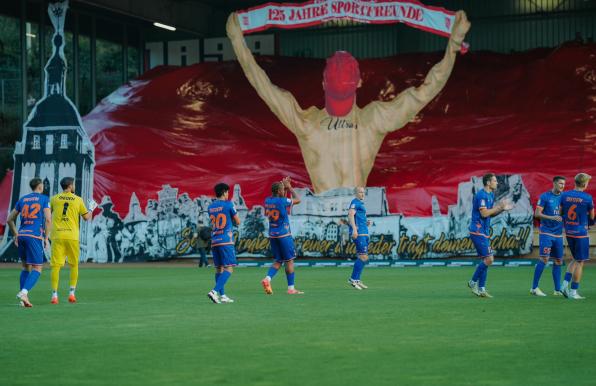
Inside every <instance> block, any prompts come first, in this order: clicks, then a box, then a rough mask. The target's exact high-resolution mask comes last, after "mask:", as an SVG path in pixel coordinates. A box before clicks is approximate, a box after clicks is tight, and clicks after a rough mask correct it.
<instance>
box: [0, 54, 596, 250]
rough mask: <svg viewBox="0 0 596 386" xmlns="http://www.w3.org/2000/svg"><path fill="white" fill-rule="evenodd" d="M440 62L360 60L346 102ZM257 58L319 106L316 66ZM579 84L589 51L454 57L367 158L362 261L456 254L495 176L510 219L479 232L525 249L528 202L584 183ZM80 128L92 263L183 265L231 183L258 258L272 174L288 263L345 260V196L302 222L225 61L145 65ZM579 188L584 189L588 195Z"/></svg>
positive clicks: (594, 62)
mask: <svg viewBox="0 0 596 386" xmlns="http://www.w3.org/2000/svg"><path fill="white" fill-rule="evenodd" d="M440 56H441V54H411V55H400V56H396V57H392V58H385V59H375V60H363V61H361V62H360V68H361V72H362V77H363V80H364V82H363V86H362V88H361V89H360V90H359V93H358V100H357V104H358V105H360V106H362V105H365V104H367V103H369V102H370V101H373V100H388V99H391V98H393V97H394V96H395V95H396V93H399V92H400V91H401V90H403V89H405V88H407V87H409V86H411V85H417V84H420V83H421V82H422V77H423V75H424V74H425V73H426V72H427V71H428V69H429V68H430V66H431V65H432V64H433V63H436V62H437V60H438V59H439V58H440ZM258 62H259V64H260V65H261V66H262V67H263V68H264V69H265V70H266V71H267V73H268V74H269V76H270V77H271V79H272V81H273V82H274V83H275V84H277V85H279V86H280V87H283V88H284V89H286V90H289V91H291V92H292V94H293V95H295V97H296V99H297V101H298V103H299V104H300V105H301V106H303V107H306V106H310V105H315V106H319V107H321V106H323V105H324V100H323V93H322V90H321V88H320V86H319V87H314V86H313V87H310V86H308V85H310V84H317V85H320V83H321V74H322V72H323V71H322V70H323V67H324V64H325V62H324V60H317V59H300V58H271V57H261V58H258ZM313 79H314V80H313ZM595 88H596V46H595V45H573V44H570V45H566V46H563V47H559V48H557V49H555V50H551V49H540V50H534V51H531V52H524V53H516V54H494V53H486V52H471V53H470V54H468V55H465V56H463V57H461V58H459V59H458V63H457V65H456V66H455V69H454V71H453V74H452V76H451V78H450V80H449V82H448V84H447V86H446V87H445V89H444V90H443V91H442V92H441V94H440V95H439V96H438V97H437V98H435V100H434V101H433V102H431V104H430V105H428V106H427V107H426V108H425V109H424V110H423V111H422V112H421V114H420V115H419V116H418V117H416V118H415V119H414V120H413V121H412V122H410V123H409V124H408V125H407V126H405V127H404V128H403V129H401V130H398V131H396V132H394V133H391V134H390V135H388V136H387V137H386V138H385V141H384V142H383V144H382V146H381V148H380V150H379V153H378V155H377V158H376V160H375V163H374V167H373V169H372V171H371V173H370V175H369V177H368V183H367V185H368V186H370V187H371V189H369V198H368V199H369V200H370V201H368V205H369V207H370V209H371V220H372V221H373V222H374V223H375V224H374V228H373V232H376V234H374V235H373V237H374V240H371V241H372V242H373V245H372V248H371V252H372V254H373V258H377V259H387V258H393V259H396V258H427V257H441V256H452V255H458V254H464V255H472V254H473V251H472V250H471V249H470V248H469V247H470V245H469V239H467V237H465V236H462V235H465V230H466V228H467V226H468V222H467V221H468V216H469V212H470V210H471V209H470V207H469V205H470V202H469V197H470V194H471V192H472V191H474V189H478V177H479V176H481V175H482V174H484V173H485V172H488V171H491V172H495V173H497V174H499V182H500V185H501V186H502V188H501V189H502V190H500V191H499V192H498V196H502V197H511V198H512V199H514V200H516V201H517V202H519V203H521V204H520V205H519V206H518V209H519V210H520V211H519V212H517V213H518V215H512V216H504V217H502V218H501V219H496V220H495V221H494V225H495V226H494V228H493V246H494V247H496V249H497V250H498V251H500V252H499V253H500V255H513V254H524V253H527V252H528V251H529V244H528V240H530V239H531V235H530V236H528V232H529V231H530V232H531V228H532V224H531V210H532V209H531V208H530V207H529V205H530V204H535V202H536V200H537V198H538V196H539V195H540V194H541V193H542V192H544V191H546V190H549V189H550V188H551V186H552V185H551V178H552V176H554V175H563V176H565V177H567V178H568V182H567V184H568V186H567V189H570V188H571V186H572V185H573V182H572V178H573V176H574V175H575V174H576V173H578V172H579V171H584V172H587V173H589V174H591V175H596V163H595V162H594V155H595V153H594V143H595V142H596V131H595V129H594V128H595V127H596V124H595V122H596V119H595V117H596V99H595V98H593V97H592V96H593V95H594V89H595ZM462 95H463V96H464V97H463V98H462ZM83 123H84V127H85V129H86V130H87V133H88V134H89V136H90V137H91V140H92V142H93V143H94V145H95V160H96V168H95V175H94V197H95V200H96V201H98V202H101V203H102V205H101V208H100V209H97V210H96V213H95V219H94V220H93V224H92V229H91V231H90V235H91V240H90V242H89V245H90V248H89V250H90V251H93V252H94V253H95V256H90V257H91V258H93V259H94V260H96V261H115V260H117V261H123V260H124V261H127V260H137V259H157V258H167V257H175V256H186V255H188V254H191V253H193V252H194V251H195V250H194V247H193V234H192V230H193V227H196V224H195V223H194V222H195V221H196V222H197V223H198V222H199V220H201V219H202V218H201V216H202V214H203V213H204V207H205V205H206V204H207V203H208V202H209V201H210V200H211V197H212V196H213V192H212V189H213V186H214V185H215V184H216V183H218V182H220V181H224V182H227V183H228V184H230V185H231V186H232V187H234V186H235V185H238V187H237V188H235V189H233V190H234V192H237V194H234V200H235V201H236V203H237V206H238V207H239V208H240V207H241V208H242V210H243V213H244V214H245V217H244V225H243V226H242V227H241V228H239V229H238V231H237V232H238V233H237V234H238V235H239V236H240V238H239V239H238V244H237V248H238V251H239V252H240V256H243V255H252V256H263V257H265V256H267V240H266V236H267V233H266V228H265V227H266V222H263V221H262V218H261V217H260V216H261V213H260V212H259V206H260V205H262V204H263V200H264V199H265V197H266V196H267V195H268V194H269V191H270V186H271V183H273V182H274V181H278V180H280V179H281V178H282V177H283V176H285V175H290V176H291V177H292V178H293V180H294V181H295V186H297V187H299V188H303V189H304V190H302V194H303V195H304V197H305V201H304V202H305V212H300V211H296V212H295V213H294V220H293V221H294V222H292V227H293V229H292V230H293V231H294V233H295V235H296V239H297V248H301V249H299V251H300V252H301V253H302V255H303V256H330V257H334V256H345V255H346V254H347V255H348V256H349V255H350V253H351V252H352V251H351V250H350V245H351V244H349V243H346V242H345V224H344V223H343V222H342V220H345V213H346V211H344V210H345V209H347V208H344V207H343V206H342V205H343V204H342V202H343V200H345V197H346V193H345V192H335V193H338V194H339V195H337V196H336V197H337V199H333V198H332V197H329V196H330V195H331V193H327V195H325V194H323V196H322V197H320V198H321V199H320V200H317V201H316V203H317V205H319V204H324V205H323V206H321V207H317V208H316V210H319V211H321V213H322V214H324V215H325V216H317V215H309V214H307V213H313V211H314V210H315V208H313V207H312V206H311V208H310V209H309V208H308V207H307V206H308V203H309V202H310V203H311V205H313V204H314V203H315V201H313V200H312V198H313V197H312V196H310V195H309V190H311V187H310V179H309V175H308V173H307V170H306V168H305V166H304V162H303V158H302V154H301V152H300V148H299V146H298V143H297V140H296V138H295V136H294V135H293V134H292V133H290V132H289V131H288V130H287V129H286V128H285V127H284V126H283V125H282V124H281V123H280V122H279V121H278V119H277V118H276V117H275V116H274V115H273V114H272V113H271V112H270V110H269V108H268V107H267V106H266V105H265V104H264V103H263V102H262V101H261V100H260V98H259V97H258V96H257V94H256V93H255V91H254V89H253V88H252V87H251V86H250V85H249V84H248V82H247V80H246V78H245V77H244V75H243V74H242V71H241V70H240V68H239V66H238V64H237V63H232V62H230V63H203V64H197V65H193V66H188V67H182V68H174V67H171V68H170V67H160V68H157V69H154V70H152V71H150V72H148V73H146V74H145V75H143V76H142V77H141V78H140V79H138V80H134V81H131V82H130V83H128V84H126V85H124V86H122V87H121V88H119V89H118V90H117V91H115V92H114V93H113V94H112V95H110V96H109V97H107V98H106V99H104V100H103V101H102V102H101V103H100V104H99V105H98V106H97V107H96V108H95V109H94V110H93V111H92V112H91V113H90V114H89V115H87V116H86V117H85V118H84V120H83ZM2 186H5V184H3V185H2ZM306 189H308V190H306ZM133 192H134V193H135V194H134V195H133ZM588 192H589V193H591V194H594V193H596V190H595V189H594V185H590V187H589V189H588ZM347 194H348V195H349V193H347ZM108 196H109V197H110V199H108V198H107V197H108ZM7 207H8V203H5V204H3V208H7ZM373 210H374V212H373ZM305 213H306V214H305ZM4 218H5V217H3V219H4ZM203 221H204V219H203ZM504 229H505V234H503V230H504ZM389 235H391V237H389ZM342 248H344V249H343V250H342Z"/></svg>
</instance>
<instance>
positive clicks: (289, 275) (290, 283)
mask: <svg viewBox="0 0 596 386" xmlns="http://www.w3.org/2000/svg"><path fill="white" fill-rule="evenodd" d="M286 278H287V279H288V287H292V286H294V272H292V273H286Z"/></svg>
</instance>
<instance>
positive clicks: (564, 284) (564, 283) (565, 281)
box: [561, 280, 569, 288]
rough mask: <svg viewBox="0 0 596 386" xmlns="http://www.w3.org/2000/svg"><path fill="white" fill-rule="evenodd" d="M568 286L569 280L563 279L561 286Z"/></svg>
mask: <svg viewBox="0 0 596 386" xmlns="http://www.w3.org/2000/svg"><path fill="white" fill-rule="evenodd" d="M567 287H569V282H568V281H567V280H563V284H561V288H567Z"/></svg>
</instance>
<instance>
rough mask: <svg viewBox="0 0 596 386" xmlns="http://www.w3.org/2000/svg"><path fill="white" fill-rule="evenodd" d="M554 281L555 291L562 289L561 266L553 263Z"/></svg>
mask: <svg viewBox="0 0 596 386" xmlns="http://www.w3.org/2000/svg"><path fill="white" fill-rule="evenodd" d="M553 282H554V283H555V291H560V290H561V266H560V265H557V264H554V265H553Z"/></svg>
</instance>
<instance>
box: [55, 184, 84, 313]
mask: <svg viewBox="0 0 596 386" xmlns="http://www.w3.org/2000/svg"><path fill="white" fill-rule="evenodd" d="M60 186H61V187H62V190H63V192H62V193H58V194H57V195H55V196H54V197H52V199H51V200H50V207H51V209H52V234H51V236H50V239H51V241H52V258H51V259H50V265H51V267H52V273H51V282H52V304H58V281H59V280H60V268H62V267H63V266H64V262H65V261H66V260H67V259H68V265H69V266H70V293H69V295H68V301H69V302H70V303H76V301H77V298H76V296H75V289H76V287H77V280H78V278H79V253H80V249H79V216H81V217H83V220H89V219H91V212H90V211H88V210H87V208H86V207H85V203H84V202H83V199H82V198H81V197H79V196H77V195H75V194H74V191H75V180H74V178H72V177H64V178H63V179H62V180H60Z"/></svg>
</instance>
